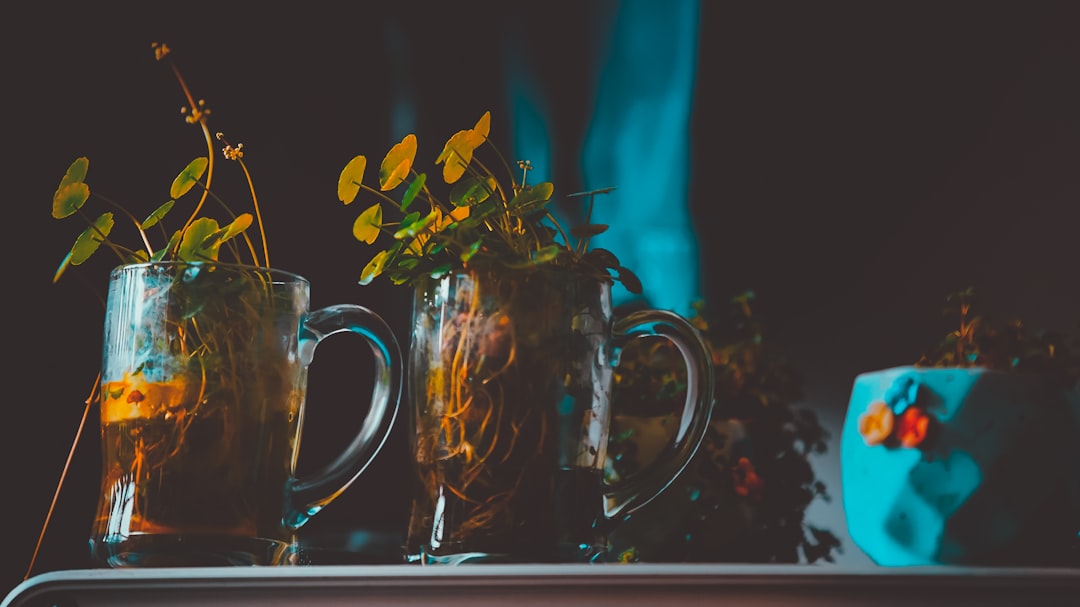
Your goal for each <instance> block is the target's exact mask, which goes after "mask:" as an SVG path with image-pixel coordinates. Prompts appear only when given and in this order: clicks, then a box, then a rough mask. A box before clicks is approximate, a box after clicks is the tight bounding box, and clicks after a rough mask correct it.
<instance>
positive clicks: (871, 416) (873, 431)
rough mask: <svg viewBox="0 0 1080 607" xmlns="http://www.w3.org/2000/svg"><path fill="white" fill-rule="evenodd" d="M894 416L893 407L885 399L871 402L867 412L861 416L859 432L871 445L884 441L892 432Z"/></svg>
mask: <svg viewBox="0 0 1080 607" xmlns="http://www.w3.org/2000/svg"><path fill="white" fill-rule="evenodd" d="M894 417H895V416H894V415H893V412H892V409H891V408H889V405H887V404H885V403H884V402H883V401H880V400H878V401H874V402H872V403H870V406H869V407H868V408H867V409H866V413H863V414H862V416H861V417H859V434H861V435H862V437H863V441H865V442H866V444H867V445H870V446H871V447H873V446H875V445H880V444H882V443H884V442H885V440H886V439H888V438H889V435H890V434H891V433H892V430H893V418H894Z"/></svg>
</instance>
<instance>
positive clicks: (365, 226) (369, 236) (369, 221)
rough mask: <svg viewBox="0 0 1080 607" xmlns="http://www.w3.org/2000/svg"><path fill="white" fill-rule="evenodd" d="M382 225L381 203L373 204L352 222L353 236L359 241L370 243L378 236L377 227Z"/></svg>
mask: <svg viewBox="0 0 1080 607" xmlns="http://www.w3.org/2000/svg"><path fill="white" fill-rule="evenodd" d="M381 227H382V205H381V204H374V205H372V206H370V207H368V208H367V209H366V210H365V211H364V212H363V213H360V216H359V217H357V218H356V221H354V222H353V230H352V233H353V236H355V237H356V239H357V240H359V241H360V242H366V243H367V244H371V243H373V242H375V239H376V238H378V237H379V229H380V228H381Z"/></svg>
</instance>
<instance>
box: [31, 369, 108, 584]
mask: <svg viewBox="0 0 1080 607" xmlns="http://www.w3.org/2000/svg"><path fill="white" fill-rule="evenodd" d="M100 382H101V374H100V373H99V374H98V376H97V379H95V380H94V387H93V388H91V389H90V396H88V397H86V406H85V407H83V414H82V419H81V420H80V421H79V429H78V430H76V431H75V440H73V441H72V442H71V449H70V450H69V451H68V456H67V461H66V462H64V469H63V470H62V471H61V472H60V480H59V481H58V482H57V483H56V491H55V492H54V493H53V498H52V503H51V504H49V511H48V512H47V513H46V514H45V522H44V523H42V525H41V533H40V534H39V535H38V540H37V545H35V546H34V554H32V555H31V556H30V565H29V566H28V567H27V568H26V575H24V576H23V579H24V580H27V579H30V573H31V572H33V571H34V563H36V562H37V557H38V553H39V552H40V551H41V542H42V541H43V540H44V539H45V531H46V530H47V529H48V528H49V521H50V520H51V519H52V515H53V511H54V510H56V501H57V499H59V497H60V488H61V487H63V485H64V479H65V478H67V473H68V469H69V468H71V460H72V459H73V458H74V456H75V447H77V446H78V444H79V438H80V437H82V433H83V429H84V428H86V418H87V416H88V415H89V414H90V407H91V405H93V403H94V398H95V397H96V396H97V389H98V386H99V385H100Z"/></svg>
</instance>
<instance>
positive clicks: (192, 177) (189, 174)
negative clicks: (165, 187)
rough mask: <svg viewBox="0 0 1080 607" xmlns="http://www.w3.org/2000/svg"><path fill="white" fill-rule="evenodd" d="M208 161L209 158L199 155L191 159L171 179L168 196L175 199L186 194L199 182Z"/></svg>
mask: <svg viewBox="0 0 1080 607" xmlns="http://www.w3.org/2000/svg"><path fill="white" fill-rule="evenodd" d="M209 163H210V160H209V159H207V158H206V157H205V156H200V157H198V158H196V159H195V160H192V161H191V162H190V163H189V164H188V165H187V166H186V167H184V170H183V171H180V174H179V175H177V176H176V179H173V182H172V187H170V188H169V197H170V198H172V199H174V200H175V199H177V198H180V197H181V196H183V195H184V194H187V193H188V192H189V191H190V190H191V188H193V187H194V186H195V184H196V183H198V182H199V179H201V178H202V176H203V174H204V173H206V167H207V165H208V164H209Z"/></svg>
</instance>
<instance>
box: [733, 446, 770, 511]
mask: <svg viewBox="0 0 1080 607" xmlns="http://www.w3.org/2000/svg"><path fill="white" fill-rule="evenodd" d="M732 477H733V478H734V481H735V493H736V494H738V495H740V496H742V497H749V498H751V499H752V500H754V501H755V502H760V501H761V494H762V491H763V490H764V488H765V481H763V480H761V477H760V476H758V474H757V471H756V470H754V464H753V463H752V462H751V461H750V460H749V459H747V458H745V457H740V458H739V461H738V463H736V464H735V469H734V470H732Z"/></svg>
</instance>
